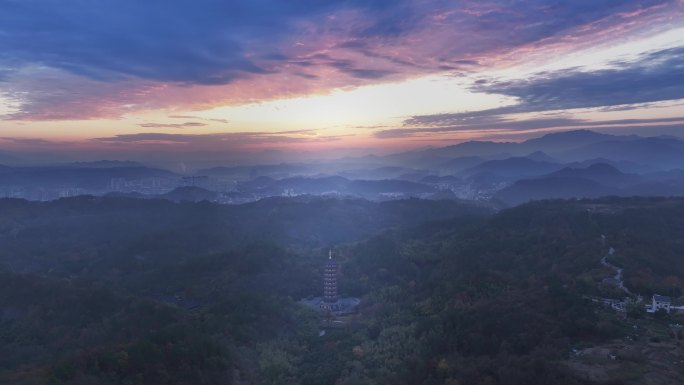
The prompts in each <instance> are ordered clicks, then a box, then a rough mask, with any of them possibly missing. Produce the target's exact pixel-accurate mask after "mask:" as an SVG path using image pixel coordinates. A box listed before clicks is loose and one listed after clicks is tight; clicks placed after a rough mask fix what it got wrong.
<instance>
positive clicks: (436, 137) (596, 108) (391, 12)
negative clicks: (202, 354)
mask: <svg viewBox="0 0 684 385" xmlns="http://www.w3.org/2000/svg"><path fill="white" fill-rule="evenodd" d="M573 129H590V130H593V131H598V132H602V133H608V134H639V135H645V136H656V135H682V133H683V132H684V1H682V0H670V1H663V0H651V1H627V0H612V1H561V0H554V1H541V0H532V1H516V2H510V1H502V0H491V1H459V2H453V1H440V0H434V1H432V0H430V1H408V0H400V1H396V0H394V1H384V0H379V1H356V0H351V1H310V0H297V1H287V2H285V1H274V0H263V1H250V2H225V1H218V0H198V1H194V2H191V3H188V2H184V1H180V0H171V1H168V0H167V1H163V2H161V1H150V2H139V1H133V0H119V1H110V0H105V1H98V2H87V3H83V2H68V3H64V2H54V1H49V0H22V1H16V0H0V152H1V151H4V152H9V153H11V152H24V153H36V157H37V158H38V157H39V156H40V155H38V154H40V153H50V154H55V156H56V158H59V156H61V155H65V156H66V155H68V157H67V158H68V159H98V158H100V159H140V158H147V159H153V160H159V161H167V162H168V161H177V162H184V161H203V160H207V161H208V160H210V159H226V160H232V161H239V160H240V159H249V161H250V162H252V163H258V161H259V160H260V159H263V160H264V161H269V160H277V159H279V158H278V156H279V155H278V154H282V153H286V154H293V153H294V154H311V155H310V156H311V157H312V158H313V157H316V156H321V157H330V156H345V155H355V156H358V155H363V154H366V153H376V154H382V153H389V152H397V151H402V150H408V149H413V148H423V147H426V146H440V145H448V144H455V143H459V142H463V141H467V140H494V141H503V140H506V141H521V140H525V139H529V138H531V137H537V136H541V135H543V134H545V133H549V132H555V131H563V130H573ZM67 158H65V159H67ZM281 158H283V159H284V158H287V157H281ZM0 163H2V162H0Z"/></svg>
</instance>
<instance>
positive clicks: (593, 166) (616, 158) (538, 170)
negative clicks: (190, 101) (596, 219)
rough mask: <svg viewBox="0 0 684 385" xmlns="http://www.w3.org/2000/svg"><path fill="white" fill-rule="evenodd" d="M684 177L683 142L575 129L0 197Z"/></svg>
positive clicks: (391, 190) (19, 190)
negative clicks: (518, 138)
mask: <svg viewBox="0 0 684 385" xmlns="http://www.w3.org/2000/svg"><path fill="white" fill-rule="evenodd" d="M0 155H2V154H0ZM10 155H11V156H14V154H8V156H10ZM0 159H2V158H0ZM683 170H684V141H683V140H681V139H679V138H676V137H672V136H658V137H642V136H636V135H610V134H604V133H598V132H593V131H587V130H577V131H567V132H559V133H551V134H547V135H544V136H541V137H539V138H534V139H529V140H526V141H523V142H488V141H470V142H465V143H460V144H457V145H451V146H445V147H439V148H428V149H423V150H416V151H408V152H401V153H396V154H391V155H386V156H373V155H368V156H363V157H356V158H354V157H347V158H341V159H338V160H325V161H320V162H308V163H305V162H303V163H281V164H271V165H252V166H244V165H241V166H220V167H213V168H205V169H201V170H197V171H196V172H194V173H190V174H185V175H181V174H177V173H173V172H171V171H167V170H162V169H157V168H150V167H146V166H144V165H142V164H140V163H137V162H133V161H117V160H102V161H95V162H75V163H60V164H59V165H56V166H42V167H35V166H32V167H17V166H0V196H8V197H20V198H21V197H23V198H28V199H39V200H49V199H54V198H57V197H61V196H69V195H70V194H97V195H99V194H107V193H110V192H119V193H124V194H127V195H128V196H141V195H140V194H144V195H142V196H143V197H155V198H162V199H169V200H173V201H184V200H191V201H197V200H211V201H220V202H223V203H244V202H249V201H254V200H259V199H262V198H266V197H271V196H298V195H314V196H315V195H330V196H353V197H360V198H365V199H371V200H387V199H402V198H408V197H420V198H431V199H468V200H484V201H486V200H496V201H499V202H503V203H505V204H508V205H511V204H518V203H521V202H526V201H529V200H534V199H546V198H578V197H599V196H603V195H623V196H624V195H684V171H683ZM178 187H181V189H179V190H174V189H176V188H178ZM183 187H188V188H183ZM189 187H192V188H195V189H189ZM65 189H66V190H65ZM67 190H68V191H67ZM45 191H48V192H47V193H46V192H45ZM65 194H67V195H65Z"/></svg>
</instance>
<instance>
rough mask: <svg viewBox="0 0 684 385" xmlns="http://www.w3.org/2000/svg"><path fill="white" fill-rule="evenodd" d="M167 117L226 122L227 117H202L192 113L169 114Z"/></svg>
mask: <svg viewBox="0 0 684 385" xmlns="http://www.w3.org/2000/svg"><path fill="white" fill-rule="evenodd" d="M169 118H171V119H194V120H203V121H207V122H218V123H228V122H229V120H228V119H214V118H202V117H199V116H193V115H170V116H169Z"/></svg>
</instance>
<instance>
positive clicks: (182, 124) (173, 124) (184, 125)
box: [138, 122, 207, 128]
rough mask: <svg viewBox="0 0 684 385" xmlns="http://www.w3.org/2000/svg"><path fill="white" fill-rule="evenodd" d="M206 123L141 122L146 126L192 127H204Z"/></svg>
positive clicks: (141, 125)
mask: <svg viewBox="0 0 684 385" xmlns="http://www.w3.org/2000/svg"><path fill="white" fill-rule="evenodd" d="M206 125H207V124H206V123H200V122H185V123H141V124H138V126H140V127H145V128H190V127H204V126H206Z"/></svg>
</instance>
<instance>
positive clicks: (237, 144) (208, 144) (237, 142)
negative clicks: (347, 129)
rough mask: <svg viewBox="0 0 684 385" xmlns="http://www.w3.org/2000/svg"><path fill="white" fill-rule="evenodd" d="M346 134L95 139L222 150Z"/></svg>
mask: <svg viewBox="0 0 684 385" xmlns="http://www.w3.org/2000/svg"><path fill="white" fill-rule="evenodd" d="M342 137H343V136H339V135H329V136H320V135H317V134H316V132H315V131H314V130H292V131H278V132H230V133H213V134H169V133H159V132H149V133H137V134H120V135H115V136H110V137H101V138H94V139H92V141H93V142H99V143H104V144H109V145H151V146H153V147H155V148H159V147H160V146H164V145H166V146H182V147H183V148H194V149H205V150H219V149H233V148H243V147H249V146H255V145H257V146H258V145H285V144H296V143H324V142H333V141H338V140H340V139H341V138H342Z"/></svg>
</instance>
